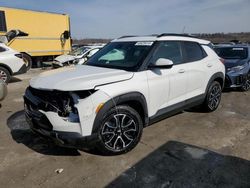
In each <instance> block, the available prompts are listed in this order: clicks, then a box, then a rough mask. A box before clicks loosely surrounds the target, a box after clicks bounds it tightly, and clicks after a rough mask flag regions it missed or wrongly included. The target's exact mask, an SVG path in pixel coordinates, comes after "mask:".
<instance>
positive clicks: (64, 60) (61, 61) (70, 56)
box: [55, 54, 76, 63]
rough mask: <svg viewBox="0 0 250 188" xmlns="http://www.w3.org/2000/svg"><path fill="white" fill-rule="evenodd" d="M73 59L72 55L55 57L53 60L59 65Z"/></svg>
mask: <svg viewBox="0 0 250 188" xmlns="http://www.w3.org/2000/svg"><path fill="white" fill-rule="evenodd" d="M74 59H76V57H75V56H73V55H66V54H65V55H60V56H57V57H56V58H55V60H56V61H58V62H60V63H65V62H68V61H73V60H74Z"/></svg>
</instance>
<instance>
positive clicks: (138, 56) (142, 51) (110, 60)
mask: <svg viewBox="0 0 250 188" xmlns="http://www.w3.org/2000/svg"><path fill="white" fill-rule="evenodd" d="M152 45H153V42H111V43H109V44H108V45H106V46H105V47H104V48H102V49H101V50H99V51H98V52H97V53H96V54H94V55H93V56H92V57H91V58H90V59H89V60H88V61H87V63H86V64H87V65H92V66H98V67H107V68H115V69H123V70H131V71H133V70H136V69H137V68H139V67H140V65H141V64H142V62H143V60H144V59H145V58H146V56H147V55H148V53H149V51H150V49H151V47H152Z"/></svg>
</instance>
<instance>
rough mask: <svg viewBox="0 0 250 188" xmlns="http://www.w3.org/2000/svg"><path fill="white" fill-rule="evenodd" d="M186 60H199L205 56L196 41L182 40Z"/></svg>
mask: <svg viewBox="0 0 250 188" xmlns="http://www.w3.org/2000/svg"><path fill="white" fill-rule="evenodd" d="M183 47H184V49H185V54H186V62H192V61H199V60H201V59H203V58H204V57H205V55H204V52H203V50H202V48H201V46H200V45H199V44H198V43H196V42H187V41H185V42H183Z"/></svg>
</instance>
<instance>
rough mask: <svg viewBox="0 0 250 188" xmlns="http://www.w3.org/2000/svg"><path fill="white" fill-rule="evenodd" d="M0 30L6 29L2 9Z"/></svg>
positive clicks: (4, 30) (0, 12)
mask: <svg viewBox="0 0 250 188" xmlns="http://www.w3.org/2000/svg"><path fill="white" fill-rule="evenodd" d="M0 31H2V32H6V31H7V27H6V20H5V13H4V11H0Z"/></svg>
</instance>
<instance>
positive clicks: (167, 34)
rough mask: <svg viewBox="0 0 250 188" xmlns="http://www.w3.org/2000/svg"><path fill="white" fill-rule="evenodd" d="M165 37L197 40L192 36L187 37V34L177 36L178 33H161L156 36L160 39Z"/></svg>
mask: <svg viewBox="0 0 250 188" xmlns="http://www.w3.org/2000/svg"><path fill="white" fill-rule="evenodd" d="M167 36H176V37H192V38H198V37H196V36H194V35H189V34H179V33H162V34H160V35H158V36H157V38H160V37H167Z"/></svg>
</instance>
